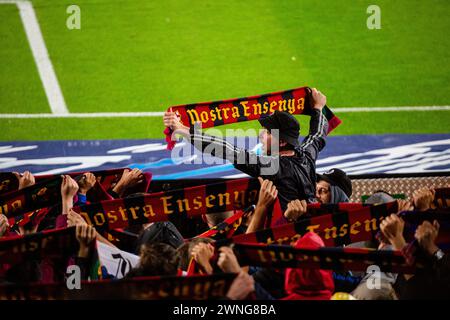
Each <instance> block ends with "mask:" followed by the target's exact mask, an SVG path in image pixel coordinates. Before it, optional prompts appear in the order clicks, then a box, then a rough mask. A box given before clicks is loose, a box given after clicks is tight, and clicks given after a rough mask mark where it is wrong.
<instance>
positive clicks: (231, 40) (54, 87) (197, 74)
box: [0, 0, 450, 141]
mask: <svg viewBox="0 0 450 320" xmlns="http://www.w3.org/2000/svg"><path fill="white" fill-rule="evenodd" d="M27 3H28V2H27ZM30 3H32V6H30V7H32V8H31V9H30V8H29V7H27V6H26V5H22V7H21V5H18V4H17V1H5V0H0V118H1V123H2V130H0V140H1V141H18V140H70V139H78V140H79V139H145V138H155V139H158V138H163V135H162V131H163V126H162V119H161V116H160V114H159V113H160V112H163V111H165V110H166V109H167V108H168V107H169V106H172V105H177V104H186V103H194V102H203V101H213V100H221V99H227V98H237V97H244V96H250V95H257V94H263V93H268V92H273V91H279V90H285V89H291V88H295V87H301V86H310V87H317V88H319V89H320V90H321V91H322V92H324V93H325V94H326V95H327V98H328V105H329V106H330V107H331V109H332V110H333V111H335V112H336V114H337V116H338V117H339V118H341V119H342V120H343V122H344V123H343V124H342V125H341V126H339V127H338V128H337V129H336V130H335V131H333V133H332V134H333V135H351V134H385V133H448V132H449V123H450V107H449V105H450V53H449V52H450V51H449V49H450V37H449V36H448V30H450V19H448V18H446V16H445V15H446V14H448V12H450V2H449V1H442V0H435V1H431V0H427V1H416V0H414V1H407V0H396V1H388V0H379V1H378V0H377V1H376V3H375V4H376V5H378V6H379V7H380V10H381V29H378V30H377V29H375V30H370V29H369V28H368V27H367V25H366V20H367V18H368V17H369V15H370V14H369V13H367V12H366V10H367V7H368V6H369V5H370V4H373V3H372V2H370V1H360V0H358V1H354V0H352V1H350V0H345V1H333V0H323V1H313V0H301V1H300V0H292V1H288V0H282V1H278V0H277V1H276V0H248V1H237V0H227V1H222V0H221V1H197V0H190V1H188V0H167V1H148V0H134V1H123V0H120V1H119V0H77V1H75V2H73V1H66V0H33V1H30ZM71 4H76V5H77V6H78V7H79V8H80V29H73V30H71V29H69V28H68V27H67V26H66V21H67V19H68V18H69V17H70V13H67V12H66V10H67V7H68V6H69V5H71ZM21 8H22V9H21ZM27 10H28V11H27ZM30 10H31V11H30ZM33 14H35V18H36V19H33ZM33 22H36V23H37V25H38V26H39V30H37V29H36V25H33ZM27 26H28V28H30V29H29V30H28V31H27V30H26V28H27ZM39 35H41V36H42V37H41V38H39ZM33 46H34V49H33ZM43 48H44V49H45V50H46V51H47V52H48V58H49V59H47V60H46V59H41V58H42V56H39V50H41V54H42V50H44V49H43ZM33 50H37V53H36V52H35V51H33ZM43 60H45V61H43ZM39 68H42V69H39ZM46 68H47V69H46ZM49 68H50V69H49ZM40 70H41V71H42V70H47V71H48V72H44V73H42V72H41V71H40ZM49 70H50V71H49ZM52 75H53V76H54V77H53V76H52ZM44 83H46V84H47V87H46V86H45V85H44ZM58 99H59V100H58ZM61 99H62V100H61ZM58 101H59V102H58ZM52 106H53V107H52ZM55 106H56V107H55ZM367 107H369V108H372V109H367ZM411 107H414V108H411ZM415 107H419V108H415ZM429 107H438V108H429ZM340 108H342V109H340ZM363 108H364V109H363ZM381 108H387V109H384V110H383V109H381ZM152 112H156V114H152ZM122 113H127V114H122ZM141 113H142V114H141ZM299 119H300V120H301V123H302V125H303V129H302V134H305V130H306V129H305V128H306V127H307V122H308V120H309V118H308V117H305V116H300V117H299ZM237 126H239V127H241V128H242V127H243V128H246V127H255V128H256V127H258V123H257V122H252V123H246V124H239V125H237ZM228 127H230V126H228ZM231 127H232V126H231Z"/></svg>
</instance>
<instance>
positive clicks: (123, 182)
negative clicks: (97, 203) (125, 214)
mask: <svg viewBox="0 0 450 320" xmlns="http://www.w3.org/2000/svg"><path fill="white" fill-rule="evenodd" d="M143 181H144V175H143V174H142V171H141V170H139V169H137V168H134V169H133V170H130V169H125V170H123V173H122V177H120V180H119V182H117V184H116V185H115V186H114V188H113V191H114V192H115V193H117V194H118V195H119V196H120V197H122V196H123V194H124V193H125V191H126V190H127V189H128V188H131V187H134V186H135V185H137V184H139V183H142V182H143Z"/></svg>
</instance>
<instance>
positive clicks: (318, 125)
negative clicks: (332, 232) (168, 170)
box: [164, 88, 328, 211]
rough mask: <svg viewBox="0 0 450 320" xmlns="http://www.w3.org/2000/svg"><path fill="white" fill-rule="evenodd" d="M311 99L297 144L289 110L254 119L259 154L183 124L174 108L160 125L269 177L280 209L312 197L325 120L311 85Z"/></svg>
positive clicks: (249, 171) (244, 168)
mask: <svg viewBox="0 0 450 320" xmlns="http://www.w3.org/2000/svg"><path fill="white" fill-rule="evenodd" d="M312 99H313V104H312V105H313V108H312V110H311V120H310V130H309V134H308V136H307V137H306V138H305V139H304V140H303V142H302V143H301V144H300V143H299V141H298V138H299V132H300V124H299V123H298V121H297V119H295V117H294V116H292V115H291V114H290V113H288V112H281V111H275V112H274V113H273V114H271V115H270V116H268V117H265V118H261V119H259V120H258V121H259V122H260V124H261V125H262V127H263V128H264V130H263V132H262V134H260V139H261V142H262V144H263V151H264V153H265V154H263V155H257V154H256V153H255V152H251V151H248V150H246V149H241V148H237V147H236V146H233V145H231V144H230V143H228V142H227V141H225V140H223V139H221V138H218V137H213V136H209V135H206V134H204V133H203V132H201V130H199V129H198V128H196V126H193V127H191V128H189V127H187V126H184V125H183V124H182V123H181V122H180V120H179V118H178V116H177V115H176V114H175V113H174V112H170V111H169V112H166V113H165V114H164V125H165V126H166V127H168V128H170V129H171V130H172V131H173V132H174V133H178V134H181V135H182V136H184V137H185V138H187V139H188V140H189V141H190V143H192V144H193V145H194V146H195V147H196V148H197V149H199V150H200V151H202V152H207V153H209V154H211V155H213V156H216V157H220V158H223V159H227V160H229V161H230V162H232V163H233V165H234V166H235V168H236V169H238V170H241V171H242V172H244V173H246V174H248V175H250V176H252V177H259V176H261V177H263V178H264V179H269V180H271V181H273V183H274V184H275V186H276V187H277V189H278V190H279V199H280V204H281V208H282V210H283V211H284V210H286V208H287V204H288V203H289V202H290V201H292V200H296V199H300V200H306V201H307V202H314V201H315V193H316V159H317V156H318V154H319V152H320V151H321V150H322V149H323V147H324V146H325V137H326V134H327V132H328V131H327V130H328V121H327V119H326V117H325V116H324V115H323V113H322V108H323V107H324V106H325V104H326V97H325V95H323V94H322V93H321V92H320V91H318V90H317V89H315V88H313V89H312ZM208 150H209V151H208Z"/></svg>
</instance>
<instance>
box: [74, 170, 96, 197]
mask: <svg viewBox="0 0 450 320" xmlns="http://www.w3.org/2000/svg"><path fill="white" fill-rule="evenodd" d="M96 181H97V180H96V179H95V175H94V174H93V173H91V172H86V173H85V174H84V175H83V177H81V179H80V181H78V186H79V187H80V189H79V191H78V192H79V193H81V194H84V195H85V194H86V193H87V192H88V191H89V190H90V189H91V188H92V187H93V186H94V185H95V182H96Z"/></svg>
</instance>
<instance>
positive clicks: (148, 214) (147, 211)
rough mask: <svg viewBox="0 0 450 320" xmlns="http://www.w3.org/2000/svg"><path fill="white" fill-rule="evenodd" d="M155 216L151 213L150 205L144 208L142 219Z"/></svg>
mask: <svg viewBox="0 0 450 320" xmlns="http://www.w3.org/2000/svg"><path fill="white" fill-rule="evenodd" d="M155 215H156V214H155V213H154V212H153V207H152V206H151V205H149V204H148V205H146V206H144V217H146V218H149V217H154V216H155Z"/></svg>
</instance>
